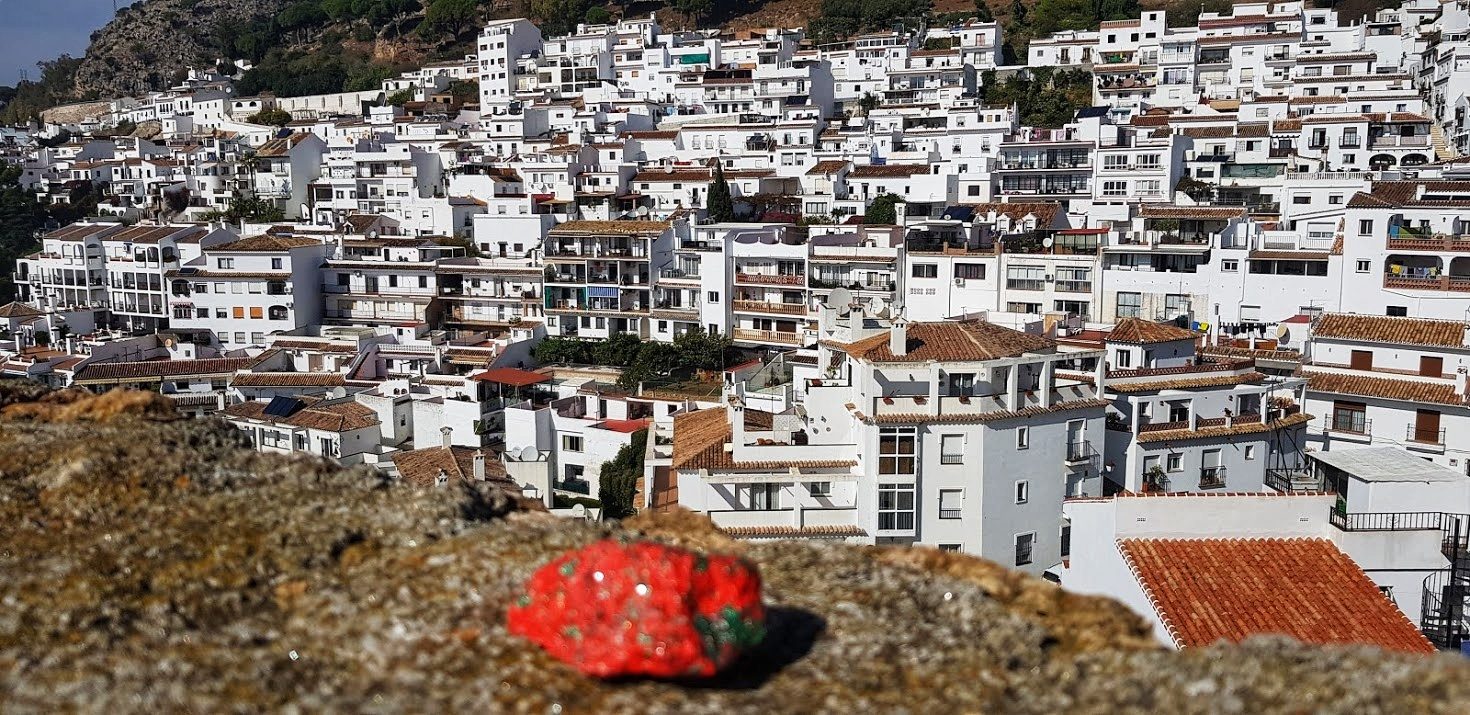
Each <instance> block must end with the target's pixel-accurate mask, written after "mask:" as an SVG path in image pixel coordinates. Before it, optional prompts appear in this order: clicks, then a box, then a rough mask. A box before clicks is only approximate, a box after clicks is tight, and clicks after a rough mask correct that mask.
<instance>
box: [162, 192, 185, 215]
mask: <svg viewBox="0 0 1470 715" xmlns="http://www.w3.org/2000/svg"><path fill="white" fill-rule="evenodd" d="M163 205H164V206H167V207H168V210H169V211H171V212H173V213H176V214H181V213H183V212H185V211H187V210H189V188H188V187H183V188H180V189H178V190H176V191H164V192H163Z"/></svg>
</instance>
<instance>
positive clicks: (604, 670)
mask: <svg viewBox="0 0 1470 715" xmlns="http://www.w3.org/2000/svg"><path fill="white" fill-rule="evenodd" d="M764 624H765V608H764V606H762V604H761V580H760V574H759V573H758V572H757V571H756V569H755V566H754V565H753V564H751V563H750V562H748V561H745V560H744V559H741V558H738V557H734V556H718V555H713V556H705V555H701V554H696V553H694V552H692V551H687V550H685V549H680V548H676V547H673V546H664V545H662V544H656V543H652V542H643V541H640V542H633V543H626V544H625V543H619V542H617V541H614V540H610V539H608V540H603V541H599V542H597V543H595V544H592V545H590V546H587V547H584V548H582V549H579V550H576V551H570V552H567V553H565V554H562V555H561V556H560V557H558V558H557V559H556V560H554V561H552V562H551V563H549V564H546V565H545V566H542V567H541V568H540V569H538V570H537V571H536V573H534V574H532V575H531V579H530V580H529V581H528V582H527V583H526V594H525V595H524V596H521V598H520V601H519V602H518V603H517V604H516V605H515V606H512V607H511V608H510V611H509V614H508V617H507V625H508V626H509V628H510V632H511V633H514V634H516V635H518V636H521V637H523V638H526V639H528V640H530V641H533V642H535V643H536V644H538V645H540V646H541V647H542V648H545V649H546V651H547V652H548V653H550V654H551V655H553V656H555V657H556V658H557V659H558V660H561V661H562V662H564V663H567V664H569V665H572V666H574V667H576V668H577V669H578V670H580V671H582V672H583V673H586V674H588V675H595V676H598V677H602V678H610V677H616V676H628V675H643V676H652V677H657V678H670V677H687V676H709V675H713V674H715V673H716V672H717V671H719V670H720V669H721V668H724V667H725V666H727V665H729V664H730V663H731V662H733V661H734V660H735V659H736V658H737V657H738V656H739V655H740V654H741V653H743V652H745V651H746V650H749V649H750V648H752V647H754V646H755V645H756V644H758V643H760V641H761V638H762V637H763V636H764V635H765V627H764Z"/></svg>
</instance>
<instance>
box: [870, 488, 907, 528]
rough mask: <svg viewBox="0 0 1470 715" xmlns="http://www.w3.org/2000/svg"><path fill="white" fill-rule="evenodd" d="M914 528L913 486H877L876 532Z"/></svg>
mask: <svg viewBox="0 0 1470 715" xmlns="http://www.w3.org/2000/svg"><path fill="white" fill-rule="evenodd" d="M913 528H914V485H912V484H879V485H878V530H879V531H907V530H912V529H913Z"/></svg>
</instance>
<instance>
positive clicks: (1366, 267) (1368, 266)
mask: <svg viewBox="0 0 1470 715" xmlns="http://www.w3.org/2000/svg"><path fill="white" fill-rule="evenodd" d="M1370 270H1373V262H1372V261H1369V260H1360V261H1358V272H1359V273H1367V272H1368V271H1370Z"/></svg>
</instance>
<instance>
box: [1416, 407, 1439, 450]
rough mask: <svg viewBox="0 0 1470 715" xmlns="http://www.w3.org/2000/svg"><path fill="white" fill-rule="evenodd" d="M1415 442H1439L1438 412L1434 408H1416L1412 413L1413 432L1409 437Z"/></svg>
mask: <svg viewBox="0 0 1470 715" xmlns="http://www.w3.org/2000/svg"><path fill="white" fill-rule="evenodd" d="M1410 439H1412V440H1414V441H1415V442H1425V443H1428V444H1439V443H1440V442H1441V440H1440V438H1439V413H1438V412H1435V411H1434V410H1417V411H1415V413H1414V434H1413V436H1412V437H1411V438H1410Z"/></svg>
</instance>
